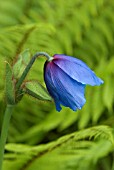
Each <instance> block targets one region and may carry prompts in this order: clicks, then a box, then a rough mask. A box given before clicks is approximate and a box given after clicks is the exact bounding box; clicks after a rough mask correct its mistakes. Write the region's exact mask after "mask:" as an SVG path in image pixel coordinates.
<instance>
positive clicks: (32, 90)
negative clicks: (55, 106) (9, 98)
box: [24, 80, 52, 101]
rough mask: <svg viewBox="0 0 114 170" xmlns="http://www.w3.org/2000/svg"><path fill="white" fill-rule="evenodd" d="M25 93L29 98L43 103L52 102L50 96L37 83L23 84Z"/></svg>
mask: <svg viewBox="0 0 114 170" xmlns="http://www.w3.org/2000/svg"><path fill="white" fill-rule="evenodd" d="M24 90H25V93H27V94H29V95H30V96H32V97H34V98H36V99H38V100H43V101H52V98H51V96H50V95H49V93H48V92H47V90H46V89H45V88H44V87H43V86H42V85H41V84H40V83H39V82H38V81H35V80H33V81H28V82H26V83H25V84H24Z"/></svg>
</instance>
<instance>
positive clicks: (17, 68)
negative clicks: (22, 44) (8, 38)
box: [13, 49, 30, 78]
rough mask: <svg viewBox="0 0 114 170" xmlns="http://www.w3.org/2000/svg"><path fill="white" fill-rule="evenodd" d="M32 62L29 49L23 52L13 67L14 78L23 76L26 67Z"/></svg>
mask: <svg viewBox="0 0 114 170" xmlns="http://www.w3.org/2000/svg"><path fill="white" fill-rule="evenodd" d="M29 60H30V52H29V50H28V49H26V50H25V51H24V52H22V53H21V54H20V55H19V56H18V59H17V61H16V63H15V64H14V66H13V76H14V78H19V77H20V76H21V74H22V73H23V71H24V69H25V67H26V65H27V64H28V62H29Z"/></svg>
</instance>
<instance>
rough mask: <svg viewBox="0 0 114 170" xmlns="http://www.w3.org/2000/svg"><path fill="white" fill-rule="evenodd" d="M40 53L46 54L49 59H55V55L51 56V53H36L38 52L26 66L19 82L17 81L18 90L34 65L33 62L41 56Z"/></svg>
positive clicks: (41, 53)
mask: <svg viewBox="0 0 114 170" xmlns="http://www.w3.org/2000/svg"><path fill="white" fill-rule="evenodd" d="M40 55H42V56H45V57H46V58H47V60H48V61H51V60H53V57H51V56H49V55H48V54H47V53H45V52H38V53H36V54H35V55H34V56H33V57H32V59H31V60H30V62H29V63H28V65H27V66H26V68H25V70H24V72H23V74H22V75H21V77H20V79H19V80H18V82H17V84H16V88H17V90H18V89H19V88H20V86H21V84H22V82H23V80H24V79H25V77H26V76H27V74H28V72H29V70H30V68H31V67H32V65H33V63H34V61H35V60H36V58H37V57H38V56H40Z"/></svg>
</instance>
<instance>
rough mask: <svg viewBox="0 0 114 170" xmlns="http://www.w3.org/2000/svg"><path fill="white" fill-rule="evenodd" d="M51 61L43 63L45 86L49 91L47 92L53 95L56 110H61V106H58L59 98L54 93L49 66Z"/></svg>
mask: <svg viewBox="0 0 114 170" xmlns="http://www.w3.org/2000/svg"><path fill="white" fill-rule="evenodd" d="M50 64H51V63H47V62H46V63H45V66H44V81H45V83H46V87H47V90H48V92H49V94H50V95H51V96H52V97H53V99H54V101H55V104H56V110H57V111H61V109H62V108H61V106H60V100H59V96H58V94H57V93H56V88H55V86H54V84H53V81H52V78H51V67H50Z"/></svg>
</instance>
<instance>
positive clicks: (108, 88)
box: [103, 75, 114, 111]
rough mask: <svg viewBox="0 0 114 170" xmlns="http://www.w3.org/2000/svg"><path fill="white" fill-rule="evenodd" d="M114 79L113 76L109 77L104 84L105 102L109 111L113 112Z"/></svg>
mask: <svg viewBox="0 0 114 170" xmlns="http://www.w3.org/2000/svg"><path fill="white" fill-rule="evenodd" d="M113 84H114V78H113V76H111V75H108V76H107V79H106V80H105V84H104V93H103V101H104V104H105V105H106V106H107V108H108V109H109V111H112V107H113V101H114V87H113Z"/></svg>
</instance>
